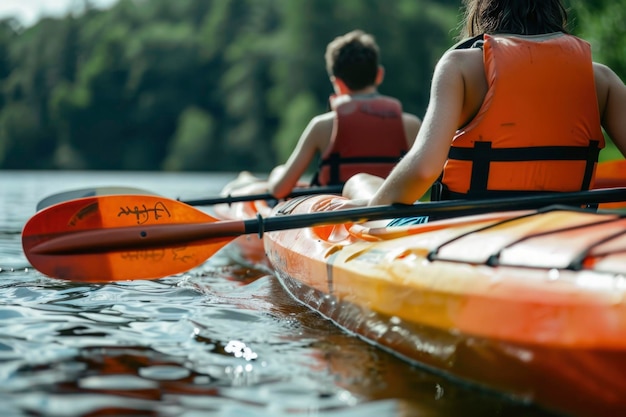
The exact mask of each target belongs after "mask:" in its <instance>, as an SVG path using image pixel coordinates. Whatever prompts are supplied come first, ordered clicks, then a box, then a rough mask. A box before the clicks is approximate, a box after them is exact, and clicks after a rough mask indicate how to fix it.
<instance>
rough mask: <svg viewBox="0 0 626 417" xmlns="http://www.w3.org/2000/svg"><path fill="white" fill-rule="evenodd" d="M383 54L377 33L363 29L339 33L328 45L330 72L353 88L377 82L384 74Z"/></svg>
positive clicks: (333, 76)
mask: <svg viewBox="0 0 626 417" xmlns="http://www.w3.org/2000/svg"><path fill="white" fill-rule="evenodd" d="M379 54H380V50H379V48H378V45H377V44H376V41H375V40H374V37H373V36H372V35H369V34H367V33H365V32H363V31H362V30H353V31H352V32H349V33H346V34H345V35H343V36H338V37H336V38H335V39H334V40H333V41H332V42H330V43H329V44H328V46H327V47H326V54H325V59H326V70H327V71H328V76H329V77H330V78H331V80H333V79H334V78H337V79H339V80H341V81H342V82H343V83H344V84H345V85H346V87H348V88H349V89H350V90H353V91H358V90H362V89H364V88H366V87H369V86H372V85H376V84H378V83H379V82H380V80H381V78H382V68H381V67H380V66H379V64H378V60H379Z"/></svg>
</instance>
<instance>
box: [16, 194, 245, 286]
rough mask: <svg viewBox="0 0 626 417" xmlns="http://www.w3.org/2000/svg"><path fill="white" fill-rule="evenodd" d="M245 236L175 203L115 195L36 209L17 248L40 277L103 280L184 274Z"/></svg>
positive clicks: (239, 228) (236, 227)
mask: <svg viewBox="0 0 626 417" xmlns="http://www.w3.org/2000/svg"><path fill="white" fill-rule="evenodd" d="M212 227H213V228H212ZM242 233H243V225H242V222H221V221H218V220H217V219H215V218H213V217H211V216H209V215H208V214H206V213H204V212H202V211H200V210H198V209H195V208H193V207H191V206H189V205H187V204H184V203H182V202H179V201H175V200H171V199H168V198H164V197H159V196H151V195H112V196H100V197H87V198H81V199H77V200H71V201H68V202H65V203H60V204H56V205H54V206H51V207H48V208H46V209H44V210H42V211H40V212H38V213H37V214H35V215H34V216H33V217H32V218H31V219H30V220H29V221H28V222H27V223H26V225H25V226H24V229H23V231H22V246H23V249H24V253H25V254H26V257H27V258H28V260H29V261H30V263H31V264H32V265H33V267H35V268H36V269H37V270H38V271H40V272H42V273H43V274H45V275H48V276H50V277H53V278H61V279H66V280H71V281H80V282H108V281H118V280H132V279H154V278H162V277H165V276H168V275H173V274H177V273H181V272H184V271H187V270H189V269H191V268H193V267H195V266H197V265H199V264H201V263H202V262H204V261H205V260H206V259H208V258H209V257H210V256H211V255H213V254H214V253H215V252H217V251H218V250H219V249H220V248H221V247H223V246H224V245H226V244H227V243H228V242H230V241H231V240H232V236H238V235H240V234H242Z"/></svg>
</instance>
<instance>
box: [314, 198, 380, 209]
mask: <svg viewBox="0 0 626 417" xmlns="http://www.w3.org/2000/svg"><path fill="white" fill-rule="evenodd" d="M368 202H369V200H348V199H347V198H341V197H339V198H333V199H330V200H327V201H325V202H323V203H321V204H320V205H319V206H318V207H316V210H317V211H335V210H345V209H351V208H359V207H367V204H368Z"/></svg>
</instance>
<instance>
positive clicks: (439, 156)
mask: <svg viewBox="0 0 626 417" xmlns="http://www.w3.org/2000/svg"><path fill="white" fill-rule="evenodd" d="M460 52H461V53H462V52H464V51H449V52H446V53H445V54H444V55H443V57H442V58H441V60H440V61H439V62H438V64H437V66H436V68H435V72H434V75H433V81H432V86H431V92H430V103H429V105H428V109H427V111H426V115H425V116H424V121H423V123H422V126H421V128H420V130H419V133H418V135H417V138H416V140H415V143H414V144H413V146H412V147H411V149H410V150H409V152H408V153H407V155H406V156H405V157H404V158H403V159H402V160H401V161H400V162H399V163H398V165H396V167H395V168H394V169H393V171H392V172H391V174H389V176H388V177H387V179H386V180H385V181H384V182H383V184H382V185H381V187H380V188H379V189H378V191H377V192H376V193H375V194H374V196H373V197H372V198H371V199H370V201H369V205H387V204H393V203H405V204H412V203H414V202H415V201H417V200H418V199H419V198H420V197H422V195H424V193H425V192H426V191H428V189H429V188H430V187H431V185H432V184H433V182H434V181H435V180H436V179H437V177H438V176H439V175H440V174H441V170H442V168H443V165H444V163H445V161H446V158H447V156H448V151H449V149H450V144H451V142H452V138H453V137H454V134H455V132H456V129H457V127H458V124H459V120H461V113H462V110H463V99H464V94H465V93H464V77H463V73H462V60H463V56H464V55H463V54H461V53H460Z"/></svg>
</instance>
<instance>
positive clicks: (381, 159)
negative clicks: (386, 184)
mask: <svg viewBox="0 0 626 417" xmlns="http://www.w3.org/2000/svg"><path fill="white" fill-rule="evenodd" d="M405 154H406V152H404V151H403V152H401V154H400V156H398V157H395V156H355V157H346V158H342V157H341V155H340V154H339V153H336V152H335V153H332V154H330V155H329V156H328V158H326V159H324V160H322V161H320V164H319V169H318V171H317V172H316V173H315V176H314V177H313V180H312V181H311V185H320V184H319V171H320V169H321V168H322V167H323V166H325V165H328V166H329V167H330V179H329V183H328V184H325V185H343V184H344V182H343V181H341V180H340V176H339V174H340V172H339V168H340V166H346V165H349V164H387V165H395V164H397V163H398V162H399V161H400V159H402V157H403V156H404V155H405Z"/></svg>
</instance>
